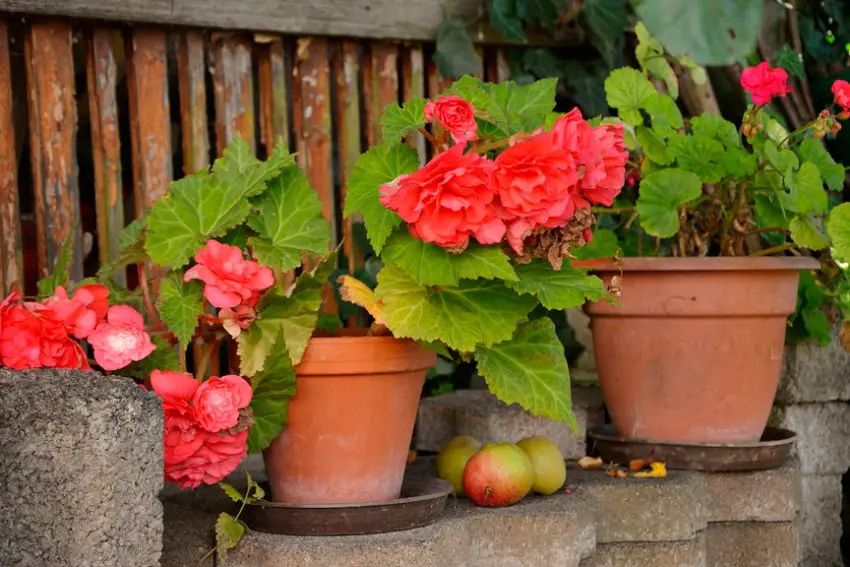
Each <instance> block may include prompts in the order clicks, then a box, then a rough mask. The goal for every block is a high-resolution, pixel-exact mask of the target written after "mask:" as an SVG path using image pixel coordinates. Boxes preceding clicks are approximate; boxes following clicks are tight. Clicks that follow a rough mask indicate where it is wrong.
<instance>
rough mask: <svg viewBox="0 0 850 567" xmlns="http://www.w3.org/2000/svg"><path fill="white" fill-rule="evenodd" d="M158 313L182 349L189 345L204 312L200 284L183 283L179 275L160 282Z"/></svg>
mask: <svg viewBox="0 0 850 567" xmlns="http://www.w3.org/2000/svg"><path fill="white" fill-rule="evenodd" d="M158 307H159V313H160V315H162V320H163V321H165V324H166V325H168V329H169V330H170V331H171V332H172V333H174V336H176V337H177V340H179V341H180V344H181V345H182V347H183V348H186V347H187V346H188V345H189V342H190V341H191V340H192V337H193V336H194V334H195V329H196V328H197V326H198V318H199V317H200V316H201V315H202V314H203V312H204V292H203V288H202V287H201V282H199V281H197V280H192V281H188V282H184V281H183V278H182V277H181V274H172V275H171V276H169V277H168V278H166V279H164V280H162V282H161V283H160V288H159V305H158Z"/></svg>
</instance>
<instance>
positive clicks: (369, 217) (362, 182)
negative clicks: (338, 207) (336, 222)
mask: <svg viewBox="0 0 850 567" xmlns="http://www.w3.org/2000/svg"><path fill="white" fill-rule="evenodd" d="M418 168H419V156H418V155H417V154H416V151H415V150H414V149H412V148H411V147H409V146H407V145H405V144H394V145H391V146H390V145H386V144H382V145H380V146H375V147H374V148H372V149H371V150H369V151H368V152H366V153H364V154H363V155H361V156H360V157H359V158H358V160H357V163H355V164H354V171H352V172H351V177H350V178H349V180H348V194H347V196H346V199H345V216H347V217H348V216H351V215H353V214H355V213H361V214H362V215H363V222H364V223H365V224H366V233H367V235H368V236H369V241H370V242H371V244H372V247H373V248H374V249H375V253H376V254H380V253H381V249H382V248H383V247H384V243H385V242H386V241H387V238H389V236H390V233H392V231H393V229H395V227H397V226H398V225H399V224H400V223H401V218H400V217H399V216H398V215H397V214H395V213H394V212H392V211H391V210H389V209H387V208H386V207H384V206H383V205H382V204H381V185H383V184H385V183H390V182H391V181H394V180H395V179H396V178H397V177H398V176H399V175H403V174H406V173H412V172H413V171H416V170H417V169H418Z"/></svg>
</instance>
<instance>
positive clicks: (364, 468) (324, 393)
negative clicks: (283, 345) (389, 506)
mask: <svg viewBox="0 0 850 567" xmlns="http://www.w3.org/2000/svg"><path fill="white" fill-rule="evenodd" d="M435 361H436V355H435V354H434V353H432V352H429V351H427V350H425V349H424V348H422V347H421V346H419V345H418V344H417V343H416V342H414V341H410V340H400V339H395V338H393V337H366V336H346V337H335V338H313V339H311V340H310V344H309V345H308V347H307V350H306V352H305V353H304V357H303V359H302V360H301V363H300V364H299V365H298V366H297V367H296V369H295V372H296V383H295V392H296V393H295V396H294V397H293V398H292V401H291V402H290V404H289V411H288V422H287V425H286V427H284V429H283V432H282V433H281V434H280V435H279V436H278V437H277V438H276V439H275V440H274V441H273V442H272V444H271V445H270V446H269V447H268V449H266V451H265V453H264V457H265V461H266V472H267V474H268V477H269V484H270V486H271V492H272V500H274V501H275V502H284V503H287V504H355V503H361V502H381V501H388V500H394V499H396V498H398V497H399V496H400V494H401V483H402V480H403V477H404V469H405V465H406V463H407V454H408V450H409V449H410V438H411V436H412V435H413V425H414V422H415V420H416V411H417V409H418V407H419V397H420V395H421V392H422V385H423V383H424V381H425V374H426V372H427V370H428V369H429V368H430V367H431V366H433V365H434V362H435Z"/></svg>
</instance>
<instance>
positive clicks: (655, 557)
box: [581, 533, 705, 567]
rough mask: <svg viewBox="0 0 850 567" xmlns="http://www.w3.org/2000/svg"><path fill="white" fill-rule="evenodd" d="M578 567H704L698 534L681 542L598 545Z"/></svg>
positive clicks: (699, 535)
mask: <svg viewBox="0 0 850 567" xmlns="http://www.w3.org/2000/svg"><path fill="white" fill-rule="evenodd" d="M581 567H705V541H704V537H703V534H702V533H699V534H697V535H696V536H695V537H694V539H691V540H684V541H659V542H654V543H645V542H639V543H601V544H599V545H597V546H596V551H595V552H594V554H593V556H592V557H590V558H588V559H585V560H584V561H582V562H581Z"/></svg>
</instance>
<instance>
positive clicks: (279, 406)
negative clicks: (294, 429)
mask: <svg viewBox="0 0 850 567" xmlns="http://www.w3.org/2000/svg"><path fill="white" fill-rule="evenodd" d="M251 388H252V389H253V391H254V393H253V396H252V398H251V414H252V417H253V420H254V425H253V426H252V427H251V429H250V430H249V431H248V451H249V452H250V453H259V452H260V451H262V450H263V449H265V448H266V447H268V446H269V444H270V443H271V442H272V441H273V440H274V438H275V437H277V436H278V435H280V432H281V430H283V426H284V425H286V420H287V409H288V408H289V401H290V400H291V399H292V396H294V395H295V370H294V369H293V367H292V362H291V360H290V355H289V352H288V351H287V350H286V346H285V344H284V342H283V334H282V332H280V331H279V332H278V334H277V336H276V337H275V340H274V341H273V343H272V347H271V348H270V349H269V357H268V358H267V359H266V361H265V369H264V370H263V371H262V372H259V373H258V374H256V375H255V376H254V377H253V379H252V380H251Z"/></svg>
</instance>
